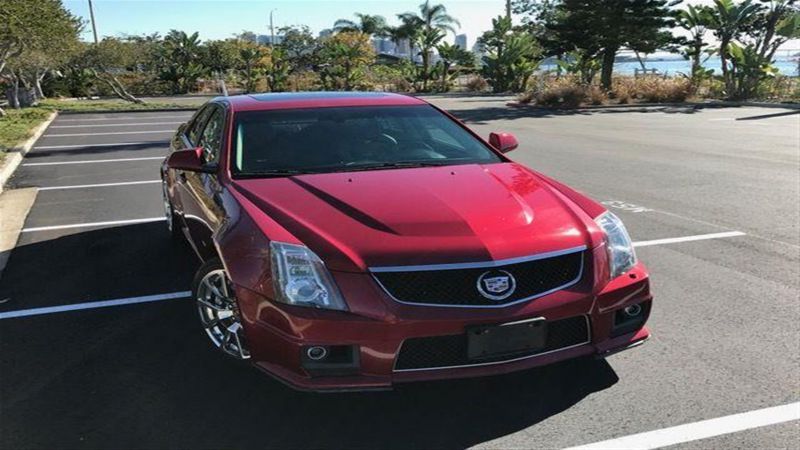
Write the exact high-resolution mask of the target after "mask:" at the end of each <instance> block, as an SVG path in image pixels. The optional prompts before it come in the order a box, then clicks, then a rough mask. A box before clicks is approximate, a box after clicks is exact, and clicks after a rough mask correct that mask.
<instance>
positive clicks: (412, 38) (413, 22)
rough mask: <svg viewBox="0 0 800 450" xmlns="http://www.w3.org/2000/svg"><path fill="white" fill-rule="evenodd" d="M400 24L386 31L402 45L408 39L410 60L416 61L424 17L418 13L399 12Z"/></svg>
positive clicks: (394, 40)
mask: <svg viewBox="0 0 800 450" xmlns="http://www.w3.org/2000/svg"><path fill="white" fill-rule="evenodd" d="M397 18H398V19H399V20H400V25H398V26H396V27H390V28H388V29H387V31H386V33H387V35H388V36H389V38H391V40H392V41H393V42H394V43H395V44H396V45H398V46H399V45H401V43H402V42H403V41H408V43H409V47H410V53H409V60H410V61H412V62H413V61H414V49H415V48H417V47H418V46H419V45H418V43H419V37H420V32H421V31H422V27H423V25H424V23H423V21H422V19H421V18H420V17H418V16H417V15H416V14H409V13H406V14H398V15H397Z"/></svg>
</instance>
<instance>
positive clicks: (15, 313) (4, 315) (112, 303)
mask: <svg viewBox="0 0 800 450" xmlns="http://www.w3.org/2000/svg"><path fill="white" fill-rule="evenodd" d="M165 220H166V218H165V217H151V218H147V219H133V220H118V221H112V222H93V223H76V224H71V225H54V226H47V227H34V228H23V229H22V232H23V233H30V232H34V231H50V230H61V229H65V228H91V227H101V226H111V225H131V224H137V223H149V222H162V221H165ZM733 233H739V232H733ZM724 234H728V235H730V236H741V235H742V234H744V233H741V234H731V233H717V234H716V236H715V237H705V239H715V238H722V237H729V236H722V235H724ZM704 236H712V235H704ZM697 237H698V236H688V237H687V238H675V239H660V240H659V241H642V242H634V243H633V245H634V246H637V247H641V246H642V244H644V245H659V244H668V243H671V242H686V241H687V240H698V239H693V238H697ZM676 239H677V240H678V241H676ZM179 296H180V297H179ZM187 296H189V293H188V292H177V293H170V294H162V295H151V296H146V297H133V298H127V299H119V300H105V301H99V302H88V303H77V304H72V305H62V306H51V307H45V308H34V309H23V310H17V311H7V312H4V313H0V319H10V318H14V317H26V316H34V315H40V314H51V313H56V312H65V311H73V310H78V309H92V308H105V307H108V306H118V305H130V304H134V303H145V302H155V301H160V300H170V299H174V298H181V297H187ZM698 439H699V438H698ZM592 448H594V447H592Z"/></svg>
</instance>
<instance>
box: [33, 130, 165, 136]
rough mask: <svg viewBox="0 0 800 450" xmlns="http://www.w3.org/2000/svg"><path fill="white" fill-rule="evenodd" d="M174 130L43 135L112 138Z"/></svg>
mask: <svg viewBox="0 0 800 450" xmlns="http://www.w3.org/2000/svg"><path fill="white" fill-rule="evenodd" d="M174 132H175V130H146V131H113V132H110V133H67V134H45V135H44V137H73V136H114V135H117V134H155V133H174Z"/></svg>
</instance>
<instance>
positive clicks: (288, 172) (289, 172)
mask: <svg viewBox="0 0 800 450" xmlns="http://www.w3.org/2000/svg"><path fill="white" fill-rule="evenodd" d="M308 173H317V172H309V171H306V170H295V169H276V170H264V171H261V172H236V173H235V174H234V177H235V178H270V177H291V176H294V175H304V174H308Z"/></svg>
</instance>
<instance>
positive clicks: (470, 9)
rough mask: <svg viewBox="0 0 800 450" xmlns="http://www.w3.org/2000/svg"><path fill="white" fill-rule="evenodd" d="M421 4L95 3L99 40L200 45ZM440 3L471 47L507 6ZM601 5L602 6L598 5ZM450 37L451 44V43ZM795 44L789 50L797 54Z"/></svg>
mask: <svg viewBox="0 0 800 450" xmlns="http://www.w3.org/2000/svg"><path fill="white" fill-rule="evenodd" d="M421 1H422V0H356V1H350V0H290V1H268V0H93V3H94V12H95V18H96V20H97V32H98V34H99V35H100V36H101V38H102V36H120V35H141V34H151V33H154V32H158V33H161V34H162V35H163V34H165V33H166V32H168V31H169V30H170V29H172V28H175V29H179V30H184V31H187V32H193V31H199V32H200V37H201V39H221V38H228V37H231V36H232V35H233V34H234V33H240V32H241V31H243V30H248V31H254V32H256V33H257V34H268V33H269V31H268V26H269V12H270V10H273V9H274V10H275V12H274V21H275V27H276V29H277V28H278V27H281V26H284V25H308V26H309V27H310V28H311V30H312V31H313V32H314V33H315V34H316V33H318V32H319V31H320V30H322V29H325V28H330V27H331V26H332V25H333V22H335V21H336V19H340V18H349V19H353V14H354V13H356V12H361V13H365V14H379V15H382V16H384V17H385V18H386V19H387V20H388V21H389V23H390V24H395V23H396V22H397V20H396V14H398V13H402V12H406V11H417V10H418V5H419V4H420V2H421ZM432 1H433V2H434V3H442V4H444V5H445V6H446V7H447V10H448V12H449V13H450V14H451V15H453V16H455V17H456V18H457V19H458V20H459V21H460V22H461V29H460V30H459V32H460V33H466V34H467V37H468V42H469V45H470V46H471V45H472V44H473V43H474V42H475V40H476V39H477V38H478V37H479V36H480V35H481V34H482V33H483V32H484V31H485V30H488V29H489V28H491V25H492V18H493V17H497V16H498V15H500V14H505V0H438V1H437V0H432ZM598 1H600V0H598ZM711 2H712V0H685V1H684V4H710V3H711ZM64 5H65V6H66V7H67V8H68V9H69V10H70V11H72V13H73V14H75V15H78V16H80V17H83V18H84V20H85V21H86V22H87V26H86V27H85V30H84V33H83V35H82V38H83V39H84V40H87V41H88V40H91V39H92V34H91V33H92V31H91V27H90V26H89V25H88V21H89V7H88V0H64ZM452 38H453V37H452V36H449V39H450V40H451V41H452ZM798 44H799V43H798V41H792V42H790V43H789V44H787V47H791V48H797V47H798Z"/></svg>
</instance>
